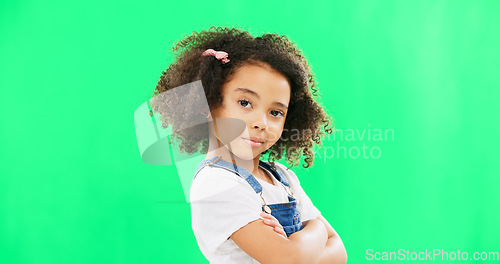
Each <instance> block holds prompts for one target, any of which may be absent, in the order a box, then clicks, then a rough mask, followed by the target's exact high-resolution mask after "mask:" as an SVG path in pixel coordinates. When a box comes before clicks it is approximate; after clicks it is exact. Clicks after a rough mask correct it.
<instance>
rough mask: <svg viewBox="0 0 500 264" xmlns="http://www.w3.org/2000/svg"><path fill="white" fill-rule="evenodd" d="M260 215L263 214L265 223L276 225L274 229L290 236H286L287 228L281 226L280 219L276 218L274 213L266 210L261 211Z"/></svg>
mask: <svg viewBox="0 0 500 264" xmlns="http://www.w3.org/2000/svg"><path fill="white" fill-rule="evenodd" d="M260 216H262V217H263V218H264V224H266V225H269V226H271V227H274V231H276V232H277V233H278V234H280V235H282V236H284V237H286V238H288V237H287V236H286V233H285V230H283V226H281V224H280V222H279V221H278V219H276V218H275V217H274V216H273V215H272V214H268V213H266V212H261V213H260Z"/></svg>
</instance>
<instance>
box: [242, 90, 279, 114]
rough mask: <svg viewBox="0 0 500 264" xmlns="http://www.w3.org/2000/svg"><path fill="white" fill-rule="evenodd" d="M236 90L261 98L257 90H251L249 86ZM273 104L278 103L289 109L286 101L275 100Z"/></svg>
mask: <svg viewBox="0 0 500 264" xmlns="http://www.w3.org/2000/svg"><path fill="white" fill-rule="evenodd" d="M235 91H240V92H242V93H249V94H251V95H254V96H255V97H257V98H259V99H260V96H259V95H258V94H257V93H256V92H254V91H252V90H250V89H248V88H236V90H235ZM273 104H277V105H279V106H281V107H283V108H285V109H287V110H288V106H286V105H285V104H284V103H281V102H274V103H273Z"/></svg>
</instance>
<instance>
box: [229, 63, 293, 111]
mask: <svg viewBox="0 0 500 264" xmlns="http://www.w3.org/2000/svg"><path fill="white" fill-rule="evenodd" d="M238 88H247V89H250V90H253V91H254V92H256V93H258V94H259V95H261V99H268V100H270V101H271V100H272V101H276V100H279V101H283V103H286V104H287V105H288V102H289V101H290V84H289V82H288V80H287V78H286V77H285V75H283V74H282V73H280V72H278V71H276V70H274V69H272V68H271V67H270V66H268V65H262V66H260V65H244V66H241V67H240V68H239V69H238V70H237V71H236V72H235V73H234V75H233V76H232V78H231V79H230V80H229V82H227V83H225V84H224V87H223V92H224V93H231V94H233V93H241V92H242V91H241V89H238Z"/></svg>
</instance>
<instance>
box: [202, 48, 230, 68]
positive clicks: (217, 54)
mask: <svg viewBox="0 0 500 264" xmlns="http://www.w3.org/2000/svg"><path fill="white" fill-rule="evenodd" d="M210 55H212V56H214V57H215V58H217V59H218V60H222V64H225V63H228V62H229V59H228V58H227V56H228V55H229V54H227V52H224V51H215V50H213V49H207V50H205V51H204V52H203V53H202V54H201V56H210Z"/></svg>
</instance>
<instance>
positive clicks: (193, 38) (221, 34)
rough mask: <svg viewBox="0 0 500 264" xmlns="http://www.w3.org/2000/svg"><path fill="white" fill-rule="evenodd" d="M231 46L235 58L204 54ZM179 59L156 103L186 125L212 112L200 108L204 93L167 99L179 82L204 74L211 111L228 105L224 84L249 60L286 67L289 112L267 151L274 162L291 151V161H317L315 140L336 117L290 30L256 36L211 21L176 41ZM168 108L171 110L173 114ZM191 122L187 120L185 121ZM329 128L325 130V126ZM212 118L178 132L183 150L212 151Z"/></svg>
mask: <svg viewBox="0 0 500 264" xmlns="http://www.w3.org/2000/svg"><path fill="white" fill-rule="evenodd" d="M210 48H211V49H214V50H219V51H225V52H227V53H228V54H229V56H228V59H230V62H229V63H221V61H220V60H217V59H216V58H215V57H214V56H201V54H202V53H203V51H205V50H206V49H210ZM172 52H173V53H174V61H173V62H172V63H171V64H170V65H169V67H168V68H167V69H166V70H164V71H162V75H161V76H160V80H159V81H158V84H157V85H156V87H155V89H154V92H153V95H152V100H151V103H150V104H151V108H152V110H153V112H156V113H159V115H160V120H161V123H162V127H163V128H168V126H169V125H171V127H172V129H176V128H181V127H183V124H184V123H185V122H186V120H200V119H203V118H206V115H207V113H202V112H203V111H200V109H201V108H200V109H196V106H195V105H193V103H194V102H199V100H200V98H199V97H200V96H201V95H196V94H193V95H189V96H187V98H191V100H193V102H192V103H190V102H189V100H188V101H186V100H175V96H173V97H170V98H169V99H166V98H165V97H162V96H161V95H162V93H163V92H165V91H169V90H172V89H173V88H175V87H178V86H181V85H184V84H188V83H191V82H194V81H199V80H201V84H202V86H203V90H204V92H205V97H206V101H207V103H208V106H209V108H210V111H212V110H214V109H217V108H218V107H220V106H221V105H222V98H223V97H222V94H221V89H222V86H223V84H224V83H225V82H228V81H229V80H231V78H232V77H233V75H234V73H235V72H236V71H237V70H238V68H239V67H241V66H244V65H249V64H251V65H260V66H263V65H267V66H270V67H272V68H273V69H274V70H276V71H278V72H280V73H282V74H283V75H284V76H285V77H286V78H287V80H288V82H289V84H290V87H291V93H290V102H289V105H288V113H287V117H286V120H285V125H284V129H283V133H282V135H281V138H280V139H279V140H278V141H277V142H276V143H275V144H274V145H273V146H272V147H271V148H269V149H268V150H266V151H265V152H263V153H262V154H268V160H269V162H270V164H271V165H272V166H274V165H275V164H274V161H276V160H280V159H281V158H282V157H283V153H286V159H287V163H288V164H289V165H291V166H290V167H294V166H297V165H298V164H299V163H300V159H301V157H304V161H305V162H306V164H304V165H303V167H304V168H308V167H309V166H311V165H312V164H313V160H314V152H313V145H314V144H318V145H321V144H322V143H321V137H323V136H325V135H326V134H325V132H327V133H328V134H331V133H332V129H333V127H332V126H333V121H332V119H331V117H329V116H328V115H327V114H326V113H325V112H324V111H323V107H322V106H320V105H319V103H318V102H316V100H315V99H314V98H316V97H319V95H318V93H319V92H318V88H317V84H316V82H315V78H314V76H313V73H312V71H311V68H310V67H309V65H308V64H307V61H306V59H305V58H304V56H303V55H302V52H301V51H300V50H299V49H298V48H297V47H296V45H295V44H294V43H292V42H291V41H290V40H289V39H288V38H287V37H286V36H281V35H278V34H276V33H272V34H263V35H262V36H260V37H253V36H251V35H250V33H248V32H246V31H244V30H242V29H237V28H226V27H214V26H212V27H210V28H209V29H207V30H203V31H201V32H193V33H192V34H191V35H187V36H185V38H184V39H182V40H180V41H178V42H177V43H174V46H173V47H172ZM167 113H168V114H167ZM184 125H185V124H184ZM323 130H324V131H325V132H324V131H323ZM207 133H208V124H207V123H206V122H203V123H202V125H201V127H200V126H197V127H196V128H194V129H184V130H182V132H180V133H178V134H174V138H175V139H176V140H178V141H179V142H180V144H179V148H180V151H182V152H186V153H189V154H193V153H197V152H201V153H206V152H207V151H208V137H207V136H206V135H207Z"/></svg>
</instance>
